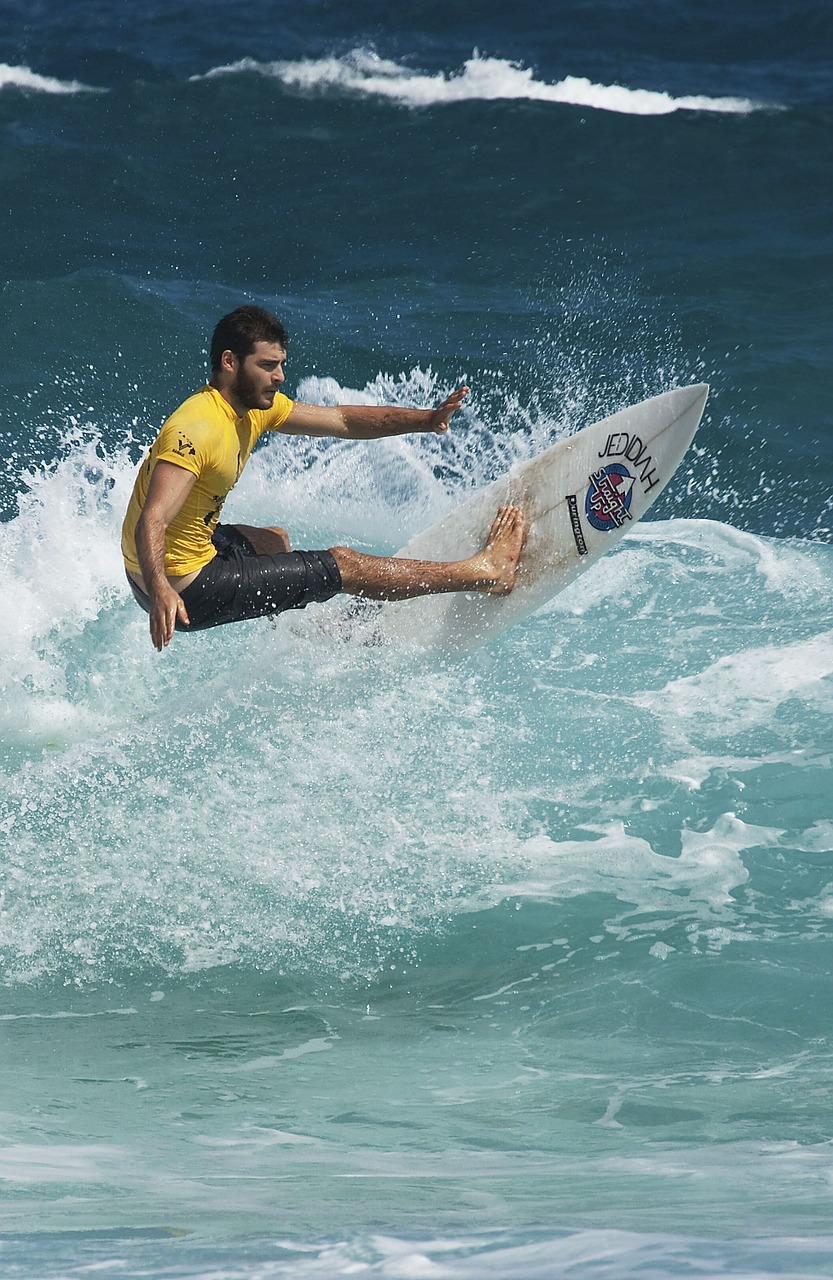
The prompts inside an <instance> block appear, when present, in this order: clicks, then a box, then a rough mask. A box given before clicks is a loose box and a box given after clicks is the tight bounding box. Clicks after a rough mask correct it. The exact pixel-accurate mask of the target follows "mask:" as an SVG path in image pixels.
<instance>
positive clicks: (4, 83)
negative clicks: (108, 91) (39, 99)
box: [0, 62, 104, 93]
mask: <svg viewBox="0 0 833 1280" xmlns="http://www.w3.org/2000/svg"><path fill="white" fill-rule="evenodd" d="M9 88H15V89H29V90H31V91H32V92H34V93H103V92H104V90H103V89H96V88H94V87H93V86H92V85H88V84H82V83H81V82H80V80H56V79H55V78H54V77H53V76H41V75H38V73H37V72H36V71H32V70H31V68H29V67H12V66H10V65H9V64H8V63H7V62H0V89H9Z"/></svg>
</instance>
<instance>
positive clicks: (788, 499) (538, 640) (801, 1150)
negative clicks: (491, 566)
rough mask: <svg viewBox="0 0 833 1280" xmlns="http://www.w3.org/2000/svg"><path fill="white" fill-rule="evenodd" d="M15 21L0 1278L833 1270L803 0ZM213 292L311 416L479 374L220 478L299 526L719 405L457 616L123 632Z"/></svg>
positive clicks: (0, 959)
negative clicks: (156, 447)
mask: <svg viewBox="0 0 833 1280" xmlns="http://www.w3.org/2000/svg"><path fill="white" fill-rule="evenodd" d="M7 9H8V21H7V23H6V25H5V27H4V28H3V29H2V30H0V63H2V64H3V65H2V67H0V129H2V131H3V139H4V142H3V148H4V149H3V152H2V155H3V165H4V175H5V176H6V179H7V182H6V189H7V190H8V191H9V192H10V193H11V194H10V197H9V203H8V208H6V209H4V210H0V222H2V228H3V244H4V262H5V267H4V272H5V275H4V281H3V298H4V303H5V306H4V312H3V326H4V330H3V339H4V349H5V352H6V360H5V362H4V364H3V366H2V369H0V379H1V380H2V386H3V392H4V395H3V405H4V409H3V419H2V423H0V431H2V433H3V436H2V438H3V441H4V445H5V451H6V467H5V468H4V472H3V476H2V488H0V496H1V497H2V512H3V516H2V523H1V524H0V588H2V598H3V600H4V601H5V602H6V605H7V607H6V609H5V610H4V611H3V612H2V614H0V647H2V652H3V657H4V662H3V666H2V672H1V673H0V725H2V739H1V741H2V753H1V754H0V774H1V775H2V776H1V777H0V782H1V783H2V785H1V786H0V832H2V840H3V844H2V850H3V861H2V868H3V870H2V884H0V893H1V894H2V897H1V898H0V972H2V976H3V985H2V988H0V1061H2V1077H0V1079H1V1080H2V1092H1V1093H0V1269H2V1271H3V1273H4V1274H5V1275H8V1276H9V1277H14V1278H15V1280H23V1278H24V1277H25V1278H30V1277H31V1278H35V1277H38V1278H47V1277H48V1278H50V1280H51V1278H53V1277H54V1278H55V1280H57V1278H58V1277H65V1276H72V1277H81V1276H82V1275H84V1276H86V1275H88V1274H89V1273H91V1272H95V1273H99V1274H102V1275H112V1276H114V1277H116V1276H134V1275H135V1276H139V1275H141V1276H143V1277H148V1276H150V1277H162V1276H174V1275H175V1276H183V1277H198V1276H199V1277H212V1280H213V1278H215V1277H234V1278H235V1280H236V1278H237V1277H241V1278H245V1280H250V1278H251V1280H254V1278H260V1277H272V1276H274V1277H284V1276H288V1277H289V1276H291V1277H300V1278H304V1277H319V1276H320V1277H336V1276H348V1275H378V1276H388V1277H403V1278H405V1280H410V1278H416V1277H432V1278H433V1277H443V1278H446V1277H447V1278H450V1280H451V1278H453V1277H467V1276H472V1277H475V1276H476V1277H484V1276H495V1277H505V1278H506V1280H510V1278H514V1277H519V1278H523V1280H538V1278H539V1277H541V1278H544V1277H547V1278H548V1277H555V1276H558V1277H561V1276H576V1277H580V1278H581V1280H585V1278H586V1280H602V1278H604V1277H613V1276H616V1277H631V1276H632V1277H639V1280H648V1278H650V1280H654V1278H655V1277H656V1278H664V1277H669V1278H670V1277H678V1276H688V1275H691V1276H697V1275H726V1276H732V1277H744V1278H746V1277H753V1276H754V1277H757V1276H771V1275H779V1276H789V1277H799V1276H802V1277H804V1276H819V1275H829V1274H830V1272H831V1269H833V1237H831V1232H830V1221H831V1205H832V1204H833V1154H832V1153H831V1126H830V1101H831V1086H830V1082H829V1076H830V1070H829V1063H830V1048H831V1035H830V1014H829V1009H830V997H829V986H830V977H831V968H833V951H831V927H832V925H833V864H832V863H831V850H832V849H833V806H832V805H831V786H830V765H831V753H833V732H832V731H831V711H833V684H832V683H831V676H832V675H833V622H831V610H830V604H829V601H830V598H831V586H832V585H833V552H831V545H830V511H831V476H833V446H831V440H833V436H831V414H830V397H829V394H828V392H829V349H830V339H831V327H830V316H829V306H828V301H827V294H828V289H827V280H828V277H829V265H830V259H831V239H830V231H829V227H828V225H827V224H828V219H827V218H826V215H825V211H824V205H823V202H822V201H821V200H820V193H821V192H822V191H824V190H826V185H829V149H830V143H829V138H830V131H829V122H830V121H829V117H830V100H831V96H830V74H829V59H828V58H827V55H826V53H825V50H826V48H828V47H829V44H826V43H825V41H826V31H827V24H828V17H827V15H826V12H823V11H822V9H821V8H819V7H817V6H802V7H800V8H799V6H797V5H795V4H793V3H789V4H788V3H783V4H778V5H776V6H774V9H773V13H772V15H771V16H770V21H769V22H768V24H766V26H764V25H763V24H762V23H761V21H760V14H759V12H758V11H757V10H753V9H752V8H751V7H749V8H747V6H745V5H741V6H737V7H736V8H735V9H734V10H733V11H732V13H723V12H721V11H719V10H718V9H717V8H716V7H715V9H714V12H712V11H711V9H709V10H708V13H706V14H705V15H704V13H703V11H702V10H701V9H698V11H697V12H696V13H695V11H694V10H693V9H689V8H688V7H687V6H684V5H681V4H675V5H673V6H670V7H668V8H667V9H666V10H663V11H662V12H660V11H658V10H657V11H654V10H651V11H649V10H648V9H646V8H634V7H632V6H620V5H618V4H614V3H608V4H606V5H604V6H602V7H601V10H602V12H603V15H604V19H605V22H606V24H607V26H606V28H605V29H604V30H602V29H601V28H600V25H599V14H598V11H597V10H596V9H594V10H593V11H592V12H591V11H590V10H585V9H584V8H583V7H582V6H574V7H573V8H571V9H570V10H569V11H567V10H565V11H564V12H563V13H559V14H557V15H552V16H551V20H550V21H549V22H548V23H547V24H544V25H543V26H542V24H541V22H540V19H539V15H538V14H537V11H533V8H531V7H527V8H524V7H523V6H521V8H520V9H518V8H517V6H516V9H515V10H514V11H513V13H512V15H507V14H506V13H504V12H503V11H501V10H499V9H495V8H493V7H492V6H491V5H487V6H483V8H482V11H481V12H478V14H477V15H476V16H475V18H471V17H468V16H466V15H463V14H462V13H457V11H456V10H454V11H452V10H449V9H448V8H447V7H445V8H444V9H442V10H440V9H439V8H435V6H434V5H433V4H428V3H425V4H422V3H421V4H419V5H417V6H414V7H412V8H409V9H407V10H405V11H403V13H402V14H401V15H394V16H392V15H390V14H389V13H388V12H387V11H386V10H385V9H384V8H382V7H380V6H376V5H374V4H371V3H369V2H368V3H363V4H361V5H358V6H354V7H351V11H350V13H349V14H347V11H346V10H343V9H342V8H337V7H335V6H332V5H330V4H329V3H316V4H313V3H308V4H302V5H299V6H297V7H295V8H294V9H292V10H289V9H288V8H287V7H284V6H281V5H270V6H267V9H266V10H264V17H265V18H268V21H264V23H263V24H262V26H261V27H259V28H258V30H257V31H253V30H252V28H251V24H248V23H246V22H242V21H240V22H236V23H234V24H229V23H228V22H227V21H223V15H222V13H221V11H220V9H219V7H218V6H216V5H214V4H213V3H209V4H207V5H203V6H201V7H200V8H199V9H195V8H194V7H193V6H191V5H190V4H183V5H180V6H177V7H176V8H174V9H170V7H163V6H154V5H150V6H146V7H143V9H142V11H141V12H139V11H138V10H136V11H135V12H134V11H133V9H132V7H131V6H128V7H127V8H124V7H120V8H119V9H118V10H116V9H115V8H113V7H111V6H107V5H104V4H94V3H87V2H86V0H85V2H84V3H79V4H78V5H76V6H73V7H71V8H70V9H69V10H66V9H62V10H61V11H58V9H57V8H55V7H53V6H51V5H35V6H28V7H27V8H26V9H24V8H23V7H21V6H11V7H10V6H7ZM127 14H129V18H130V20H129V21H128V20H127V18H126V17H125V15H127ZM510 17H511V21H510ZM706 18H707V19H708V21H706V20H705V19H706ZM475 28H476V29H475ZM683 35H685V38H686V42H685V52H684V54H683V52H682V51H681V50H682V46H681V44H680V40H681V37H682V36H683ZM475 50H477V52H475ZM246 60H248V61H246ZM221 70H222V73H220V71H221ZM246 299H251V300H255V301H257V302H261V303H264V304H265V305H267V306H270V307H272V308H273V309H275V310H276V311H278V313H279V314H280V315H281V316H282V317H283V318H284V319H285V321H286V322H287V324H288V325H289V327H290V329H291V333H292V341H291V344H290V362H289V369H288V374H289V379H290V387H289V390H290V392H291V394H294V395H297V396H298V397H299V398H302V399H303V398H306V399H308V400H313V401H321V402H339V401H344V400H360V401H367V402H372V403H390V402H395V403H402V404H430V403H434V402H436V401H437V400H438V399H439V398H440V397H441V396H442V395H443V394H444V393H445V392H446V390H447V389H448V388H449V387H450V386H452V385H454V384H455V383H456V382H457V381H458V380H459V379H462V378H466V379H467V380H468V381H470V383H471V385H472V395H471V397H470V400H469V402H468V404H467V407H466V409H465V411H464V412H463V413H461V414H460V415H459V417H458V419H457V420H456V422H455V427H454V429H453V431H452V432H451V433H449V435H448V436H447V437H444V438H443V439H439V438H432V439H430V440H426V439H416V438H403V439H398V440H392V441H387V442H383V443H377V444H373V445H366V444H355V445H343V444H338V443H335V442H329V441H323V442H322V441H304V440H301V439H295V440H292V439H287V440H280V441H272V442H269V443H267V444H266V445H265V447H263V448H261V449H259V450H258V452H257V454H256V455H255V457H254V458H253V460H252V462H251V464H250V466H249V467H248V469H247V471H246V473H245V475H244V476H243V478H242V479H241V482H240V484H239V485H238V487H237V489H236V490H235V493H234V495H233V497H232V499H230V504H229V507H228V508H227V510H228V511H229V515H230V517H236V518H238V519H240V520H243V521H245V522H248V523H259V522H262V523H265V522H268V523H273V522H275V521H276V520H277V521H280V523H281V524H283V525H285V526H286V527H287V528H288V529H289V530H290V532H291V534H292V536H293V540H294V541H295V543H296V544H298V545H310V546H312V545H330V544H332V543H344V542H349V543H350V544H352V545H355V546H358V547H360V548H362V549H366V550H372V551H378V552H385V551H390V550H392V549H395V548H396V547H398V546H400V545H402V544H403V543H404V542H406V541H407V539H408V538H409V537H410V536H412V535H413V534H414V533H416V532H417V531H418V530H419V529H421V528H423V527H425V526H427V525H428V524H429V523H431V522H432V521H433V520H436V519H438V518H439V517H440V516H442V515H443V514H444V513H445V512H447V511H448V510H450V509H452V507H453V506H454V505H455V504H456V503H457V502H458V501H460V500H462V499H463V498H464V497H466V496H467V495H468V494H469V493H470V492H471V491H472V490H473V489H474V488H476V487H478V486H480V485H482V484H485V483H487V482H489V481H490V480H492V479H493V478H494V477H495V476H496V475H498V474H500V472H501V471H503V470H504V469H505V468H506V467H507V466H508V465H511V464H512V463H513V462H515V461H520V460H523V459H525V458H528V457H531V456H533V454H534V453H535V452H537V451H538V450H539V449H541V448H543V447H545V446H546V445H547V444H550V443H552V442H553V441H554V440H556V439H559V438H561V437H563V436H564V435H565V434H568V433H570V432H572V431H575V430H577V429H579V428H580V427H581V426H584V425H586V424H587V423H588V422H590V421H592V420H593V419H594V418H596V417H598V416H601V415H602V414H604V413H607V412H612V411H613V410H615V409H618V408H620V407H622V406H623V405H624V404H626V403H630V402H633V401H636V400H639V399H641V398H643V397H645V396H647V395H651V394H654V393H656V392H658V391H661V390H663V389H665V388H667V387H670V386H674V385H677V384H680V383H688V382H691V381H698V380H701V379H704V380H707V381H709V382H710V383H711V385H712V394H711V397H710V400H709V404H708V406H707V412H706V417H705V419H704V423H703V426H702V428H701V431H700V433H699V434H698V437H697V440H696V441H695V446H694V448H693V449H692V450H691V452H690V454H689V456H688V457H687V459H686V460H685V462H684V464H683V466H682V467H681V469H680V471H679V472H678V474H677V476H676V477H675V480H674V481H673V483H672V485H671V486H669V488H668V490H666V492H665V493H664V494H663V496H662V498H661V499H660V501H659V503H658V504H657V506H656V507H655V508H654V509H653V510H652V512H651V515H652V520H651V521H650V522H646V523H643V524H641V525H639V526H637V527H635V528H634V529H633V530H632V531H631V532H629V534H628V535H627V536H626V537H625V538H624V539H623V541H622V542H621V543H620V544H619V545H618V547H617V549H616V550H615V551H614V552H612V553H611V554H610V555H609V556H607V557H605V559H604V560H602V561H600V562H599V563H597V564H596V565H595V566H593V568H592V569H591V570H589V571H588V573H587V574H586V575H585V576H584V577H582V578H581V579H580V580H579V581H577V582H576V583H574V584H573V586H571V587H570V588H569V589H568V590H567V591H565V592H564V593H562V594H561V595H560V596H558V597H557V598H556V599H555V600H554V601H552V602H551V603H550V604H549V605H548V606H546V607H545V608H543V609H542V610H540V611H539V612H538V613H536V614H535V615H533V616H532V617H531V618H529V619H527V620H526V621H524V622H523V623H521V624H519V625H518V626H517V627H515V628H514V629H513V630H511V631H509V632H507V633H506V634H504V635H503V636H501V637H499V638H498V639H497V640H495V641H493V642H491V643H490V644H489V645H487V646H485V647H484V648H482V649H479V650H477V651H475V652H473V653H470V654H468V655H465V656H462V657H459V658H456V659H451V658H447V657H443V656H441V655H438V654H434V653H426V652H424V651H422V650H421V649H420V648H419V645H418V643H414V644H404V643H403V644H402V645H399V646H388V647H378V646H367V645H363V644H361V643H359V642H357V641H356V640H353V641H351V640H349V639H347V640H345V639H344V638H343V636H344V634H345V630H349V628H347V629H345V628H344V627H343V626H342V623H343V622H344V617H345V613H344V609H345V605H344V602H342V601H334V602H331V603H330V604H328V605H326V606H322V607H320V608H319V609H315V610H313V609H310V610H308V611H306V612H305V613H304V614H301V615H297V616H296V617H293V618H291V619H289V618H284V619H282V620H281V621H280V622H279V624H278V625H277V626H272V625H270V624H269V623H268V622H267V621H263V622H260V623H251V624H241V625H240V626H237V627H230V628H224V629H221V630H219V631H217V632H216V633H213V634H212V633H205V634H201V635H195V636H192V637H189V638H187V639H186V638H183V637H177V638H176V640H175V641H174V643H173V644H172V645H171V647H170V649H169V650H167V651H166V653H165V654H164V655H163V656H162V657H160V656H159V655H157V654H156V653H155V652H154V650H153V649H152V647H151V645H150V643H149V640H148V636H147V623H146V619H145V617H144V615H142V614H141V613H140V611H139V610H138V609H136V607H135V604H134V603H133V601H132V599H131V597H130V596H129V594H128V592H127V590H126V587H125V583H124V578H123V572H122V568H121V563H120V559H119V555H118V534H119V528H120V524H121V519H122V515H123V512H124V508H125V505H126V502H127V497H128V494H129V492H130V488H131V485H132V481H133V476H134V473H135V466H136V464H137V461H138V459H139V458H140V456H141V454H142V451H143V450H144V448H145V447H146V446H147V443H148V442H149V440H150V439H151V438H152V435H153V432H154V431H155V430H156V428H157V427H158V425H159V424H160V423H161V421H162V420H163V418H164V417H165V415H166V413H167V412H168V411H169V410H170V409H171V408H172V407H174V405H175V404H176V403H178V402H179V400H180V399H182V398H183V397H184V395H185V394H187V392H188V391H190V390H191V389H192V388H193V387H194V386H196V385H198V384H199V382H200V380H201V379H202V378H203V376H204V351H205V345H206V341H207V334H208V331H209V330H210V327H211V325H212V324H213V322H214V320H215V319H216V318H217V317H218V316H219V315H220V314H222V312H223V311H224V310H227V309H229V308H230V307H231V306H233V305H236V304H237V303H238V302H240V301H241V300H246ZM232 507H233V510H232ZM654 517H655V518H654ZM417 639H418V638H417Z"/></svg>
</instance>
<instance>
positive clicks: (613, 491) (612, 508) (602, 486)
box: [584, 462, 634, 533]
mask: <svg viewBox="0 0 833 1280" xmlns="http://www.w3.org/2000/svg"><path fill="white" fill-rule="evenodd" d="M633 482H634V477H633V476H632V475H631V473H630V471H629V470H628V468H627V467H626V466H625V465H624V463H622V462H611V463H609V465H608V466H606V467H602V468H601V469H600V470H599V471H594V472H593V474H592V475H591V476H590V487H589V488H588V490H587V496H586V498H585V500H584V513H585V515H586V516H587V519H588V520H589V521H590V523H591V524H592V526H593V528H594V529H598V530H599V531H600V532H601V533H608V532H610V531H611V530H613V529H621V527H622V525H623V524H624V523H625V521H626V520H630V518H631V513H630V506H631V500H632V498H633Z"/></svg>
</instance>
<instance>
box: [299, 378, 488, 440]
mask: <svg viewBox="0 0 833 1280" xmlns="http://www.w3.org/2000/svg"><path fill="white" fill-rule="evenodd" d="M468 390H469V389H468V387H458V388H457V390H456V391H452V393H451V395H450V396H446V398H445V400H443V402H442V404H439V405H437V407H436V409H399V408H396V407H395V406H392V405H370V404H338V405H335V406H333V407H332V408H325V407H324V406H323V405H317V404H304V403H303V401H301V400H296V401H295V403H294V405H293V406H292V410H291V412H290V414H289V416H288V417H287V419H286V421H285V422H284V423H283V425H282V426H281V427H280V430H281V431H283V432H286V433H287V434H288V435H299V436H338V437H340V438H341V439H343V440H378V439H380V438H381V437H382V436H402V435H407V434H409V433H410V432H412V431H414V432H420V431H421V432H425V431H434V432H436V433H437V434H438V435H442V433H443V432H444V431H447V430H448V424H449V422H450V421H451V419H452V417H453V415H454V414H455V413H456V412H457V410H458V409H459V408H460V405H461V404H462V403H463V401H464V400H465V398H466V396H467V395H468Z"/></svg>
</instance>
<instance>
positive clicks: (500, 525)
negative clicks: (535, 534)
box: [482, 507, 527, 596]
mask: <svg viewBox="0 0 833 1280" xmlns="http://www.w3.org/2000/svg"><path fill="white" fill-rule="evenodd" d="M526 534H527V528H526V521H525V519H524V513H523V512H522V511H521V509H520V507H500V508H499V509H498V513H497V515H496V516H495V518H494V521H493V522H492V527H491V529H490V531H489V540H488V542H487V543H486V546H485V548H484V549H483V552H482V561H483V569H484V574H485V576H486V577H487V578H489V579H491V580H492V585H491V586H490V587H489V588H488V591H489V594H490V595H493V596H508V595H509V592H510V591H511V590H512V588H513V587H514V585H515V573H516V571H517V568H518V560H519V558H520V554H521V551H522V550H523V545H524V542H525V541H526Z"/></svg>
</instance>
